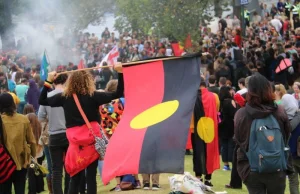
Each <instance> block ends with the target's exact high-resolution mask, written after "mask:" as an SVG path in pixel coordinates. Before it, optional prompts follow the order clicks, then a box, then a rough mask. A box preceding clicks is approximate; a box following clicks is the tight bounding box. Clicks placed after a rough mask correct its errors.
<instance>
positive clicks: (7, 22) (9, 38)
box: [0, 0, 16, 51]
mask: <svg viewBox="0 0 300 194" xmlns="http://www.w3.org/2000/svg"><path fill="white" fill-rule="evenodd" d="M11 6H12V5H11V0H3V10H1V12H2V14H1V16H2V20H3V26H2V29H1V30H0V36H1V41H2V50H3V51H9V50H12V49H15V47H16V44H15V38H14V33H13V30H12V26H13V25H12V14H11Z"/></svg>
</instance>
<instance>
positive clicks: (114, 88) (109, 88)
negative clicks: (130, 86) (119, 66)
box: [105, 79, 118, 92]
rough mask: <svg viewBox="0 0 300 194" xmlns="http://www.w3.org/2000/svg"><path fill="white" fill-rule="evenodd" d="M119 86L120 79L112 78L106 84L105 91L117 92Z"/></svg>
mask: <svg viewBox="0 0 300 194" xmlns="http://www.w3.org/2000/svg"><path fill="white" fill-rule="evenodd" d="M117 87H118V80H116V79H113V80H110V81H109V82H108V83H107V85H106V88H105V92H115V91H117Z"/></svg>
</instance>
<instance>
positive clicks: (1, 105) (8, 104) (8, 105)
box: [0, 93, 17, 117]
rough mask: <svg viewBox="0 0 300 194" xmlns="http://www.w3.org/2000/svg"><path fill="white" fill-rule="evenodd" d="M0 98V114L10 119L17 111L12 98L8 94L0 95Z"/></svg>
mask: <svg viewBox="0 0 300 194" xmlns="http://www.w3.org/2000/svg"><path fill="white" fill-rule="evenodd" d="M0 98H1V100H0V113H1V114H6V115H7V116H10V117H11V116H13V115H14V114H15V113H16V109H17V108H16V104H15V102H14V100H13V97H12V96H11V95H10V94H8V93H4V94H1V95H0Z"/></svg>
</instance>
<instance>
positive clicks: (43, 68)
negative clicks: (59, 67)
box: [40, 51, 49, 81]
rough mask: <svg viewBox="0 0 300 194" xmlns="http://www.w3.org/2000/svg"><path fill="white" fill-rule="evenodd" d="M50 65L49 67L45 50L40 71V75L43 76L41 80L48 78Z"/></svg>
mask: <svg viewBox="0 0 300 194" xmlns="http://www.w3.org/2000/svg"><path fill="white" fill-rule="evenodd" d="M48 67H49V62H48V59H47V56H46V51H45V52H44V56H43V59H42V65H41V71H40V77H41V80H43V81H45V80H47V77H48Z"/></svg>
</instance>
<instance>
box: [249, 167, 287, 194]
mask: <svg viewBox="0 0 300 194" xmlns="http://www.w3.org/2000/svg"><path fill="white" fill-rule="evenodd" d="M285 182H286V173H285V172H275V173H266V174H259V173H256V172H251V173H250V175H249V176H248V178H247V179H246V181H245V185H246V186H247V189H248V192H249V194H284V190H285V185H286V184H285Z"/></svg>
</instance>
